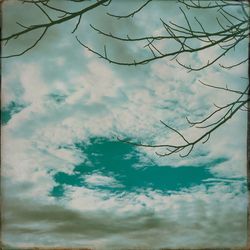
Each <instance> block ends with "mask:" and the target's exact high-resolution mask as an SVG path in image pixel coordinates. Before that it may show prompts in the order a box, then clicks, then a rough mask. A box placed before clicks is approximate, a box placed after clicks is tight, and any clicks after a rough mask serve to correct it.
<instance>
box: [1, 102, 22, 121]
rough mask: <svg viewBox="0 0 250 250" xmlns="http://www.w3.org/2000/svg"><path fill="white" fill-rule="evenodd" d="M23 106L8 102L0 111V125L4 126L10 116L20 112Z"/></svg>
mask: <svg viewBox="0 0 250 250" xmlns="http://www.w3.org/2000/svg"><path fill="white" fill-rule="evenodd" d="M24 107H25V106H24V105H22V104H18V103H16V102H13V101H12V102H10V103H9V104H8V105H6V106H4V107H3V108H2V109H1V125H6V124H7V123H8V122H9V120H10V119H11V118H12V116H13V115H14V114H16V113H18V112H20V111H21V110H22V109H23V108H24Z"/></svg>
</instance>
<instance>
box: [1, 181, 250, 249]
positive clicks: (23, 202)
mask: <svg viewBox="0 0 250 250" xmlns="http://www.w3.org/2000/svg"><path fill="white" fill-rule="evenodd" d="M240 187H241V184H240V185H239V183H235V184H232V186H229V187H228V188H225V186H224V185H221V184H217V185H215V186H213V187H211V188H209V189H206V188H204V187H203V186H200V187H196V188H195V189H193V190H192V189H191V190H187V191H185V192H180V193H176V194H172V195H167V196H166V195H163V194H161V193H158V192H155V191H150V190H148V191H146V192H145V193H140V194H139V193H128V194H124V195H123V196H121V195H114V194H112V193H110V192H103V191H102V192H97V191H94V190H89V189H86V188H83V187H82V188H75V187H74V188H73V187H72V189H71V191H69V192H68V195H67V198H66V199H69V200H68V201H69V202H67V201H66V200H65V199H63V200H62V201H61V202H55V201H54V202H53V200H51V201H50V202H33V201H32V200H31V199H20V198H19V199H18V198H16V197H13V198H11V199H7V200H6V199H5V202H4V211H6V212H5V213H4V219H3V228H4V231H3V232H4V233H3V239H4V241H5V242H6V243H9V244H10V245H13V246H19V247H20V246H23V247H24V246H27V245H30V246H41V247H42V246H50V247H51V246H59V245H61V246H65V247H79V246H81V247H94V248H96V249H110V248H111V247H115V248H117V247H119V248H121V247H125V248H128V247H151V246H154V247H156V248H161V247H172V248H174V247H184V246H186V244H187V241H188V244H189V247H201V246H202V247H204V246H209V247H234V246H235V247H243V246H244V244H245V242H246V220H245V216H246V210H245V208H246V206H247V196H245V195H244V194H242V195H239V194H237V192H238V190H239V189H240ZM230 189H232V190H234V191H233V192H231V191H230ZM235 204H238V205H237V206H235ZM14 238H15V241H13V239H14ZM58 239H59V240H58ZM15 242H16V243H15Z"/></svg>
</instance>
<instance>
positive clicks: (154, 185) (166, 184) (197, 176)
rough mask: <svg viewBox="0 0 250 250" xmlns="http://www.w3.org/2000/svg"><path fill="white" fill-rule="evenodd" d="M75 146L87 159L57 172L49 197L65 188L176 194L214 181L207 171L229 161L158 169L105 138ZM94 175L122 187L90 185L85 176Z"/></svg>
mask: <svg viewBox="0 0 250 250" xmlns="http://www.w3.org/2000/svg"><path fill="white" fill-rule="evenodd" d="M75 147H76V148H77V149H78V150H81V151H82V152H83V154H84V155H85V156H86V157H87V160H85V161H84V162H82V163H81V164H79V165H77V166H75V168H74V172H73V174H68V173H64V172H57V173H56V174H55V175H54V180H55V182H56V185H55V187H54V188H53V190H51V195H52V196H55V197H60V196H63V194H64V191H65V190H64V188H65V186H67V185H69V186H78V187H81V186H82V187H83V186H84V187H88V188H95V189H98V190H99V189H102V190H109V191H112V192H124V191H127V192H131V191H136V190H139V189H148V188H150V189H153V190H160V191H164V192H167V191H178V190H181V189H185V188H189V187H192V186H196V185H200V184H204V180H206V179H209V178H215V176H214V175H213V174H212V173H211V172H210V171H209V168H210V167H212V166H215V165H217V164H220V163H222V162H225V161H227V160H228V159H227V158H224V157H221V158H217V159H214V160H211V161H209V162H204V164H203V165H202V166H183V167H178V168H174V167H171V165H167V164H166V166H158V165H157V164H156V163H155V162H153V161H152V160H142V159H141V158H140V157H139V155H138V153H137V152H136V148H135V147H134V146H132V145H129V144H125V143H122V142H118V141H112V140H109V139H105V138H92V139H91V140H90V142H89V143H84V142H82V143H77V144H75ZM166 162H167V159H166ZM94 173H97V174H100V175H103V176H109V177H113V178H115V179H116V180H117V181H118V182H119V183H120V184H122V185H117V186H114V185H110V186H109V185H97V186H89V185H88V183H87V182H86V181H85V179H84V177H85V176H86V175H92V174H94ZM205 184H206V183H205Z"/></svg>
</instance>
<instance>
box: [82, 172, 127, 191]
mask: <svg viewBox="0 0 250 250" xmlns="http://www.w3.org/2000/svg"><path fill="white" fill-rule="evenodd" d="M84 179H85V182H86V183H87V184H88V185H90V186H107V187H118V188H119V187H122V186H123V185H122V184H119V182H118V181H117V180H115V179H114V178H113V177H111V176H103V175H100V174H98V173H95V174H92V175H85V178H84Z"/></svg>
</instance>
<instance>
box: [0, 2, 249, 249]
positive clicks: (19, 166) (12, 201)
mask: <svg viewBox="0 0 250 250" xmlns="http://www.w3.org/2000/svg"><path fill="white" fill-rule="evenodd" d="M164 4H165V3H159V5H157V6H158V7H153V8H154V11H153V12H152V9H151V8H147V9H145V10H146V13H147V11H148V13H151V15H154V16H156V17H157V20H158V17H159V16H165V14H166V13H165V8H162V7H163V5H164ZM122 5H124V6H125V5H126V4H124V3H123V4H122ZM154 6H156V5H154ZM174 6H175V4H172V3H171V10H172V9H174V8H175V7H174ZM111 10H112V9H111ZM125 10H126V9H125ZM101 12H102V11H96V12H95V13H94V16H93V17H92V18H91V17H89V16H86V19H87V20H89V21H94V23H95V24H97V25H100V27H101V28H102V27H106V29H110V31H112V32H118V33H119V31H120V29H121V30H123V31H124V32H125V33H126V32H127V31H129V32H131V33H132V34H133V33H137V32H138V31H141V33H144V32H146V31H149V30H153V31H154V30H156V29H155V28H156V27H159V26H158V25H159V22H158V21H159V20H158V21H155V22H151V23H150V22H146V21H147V20H148V16H150V15H145V16H143V17H142V19H140V18H139V17H138V20H139V19H140V22H135V23H134V22H133V21H132V20H133V19H130V20H129V21H128V23H126V21H125V20H120V21H117V24H118V25H117V26H116V25H111V24H113V19H112V18H111V17H107V18H106V19H105V20H104V19H103V15H104V14H103V15H100V13H101ZM11 13H12V12H11ZM14 13H15V11H14ZM175 15H176V11H171V13H170V16H169V18H172V16H175ZM10 16H11V15H10ZM8 18H9V17H8ZM135 18H137V15H136V16H135ZM178 21H180V16H178ZM145 22H146V23H147V28H148V29H147V30H145V29H142V27H145ZM87 23H88V22H84V24H83V25H84V26H83V27H86V25H87ZM209 25H210V24H209ZM121 27H122V28H121ZM62 29H63V28H62V27H60V28H59V29H58V30H57V31H54V32H52V33H51V34H53V35H54V36H53V37H49V39H50V40H47V41H54V40H53V39H56V37H57V36H55V34H58V37H59V38H62V33H61V31H62ZM65 30H67V31H69V30H70V25H69V26H65ZM79 32H80V31H79ZM157 32H162V31H161V30H158V31H157ZM142 35H143V34H142ZM51 36H52V35H51ZM87 39H88V40H89V42H90V43H91V44H92V45H93V46H97V47H98V46H99V45H100V44H101V45H102V47H101V48H103V42H105V43H107V44H108V45H109V46H110V48H111V47H112V48H113V49H114V51H113V52H114V53H113V56H118V57H119V58H122V59H128V58H131V57H133V56H134V54H135V52H138V50H137V49H135V48H134V47H133V46H132V45H127V44H121V43H119V44H118V45H116V46H115V45H114V43H108V40H106V39H105V38H102V39H97V38H96V37H95V36H94V35H93V36H92V35H89V34H88V38H87ZM59 40H60V42H59V43H52V42H51V43H50V46H52V47H51V48H50V49H48V45H46V44H43V46H41V48H42V50H37V51H36V53H34V54H32V55H33V57H28V56H27V57H24V59H20V58H17V59H16V62H15V63H14V62H11V63H10V62H9V63H7V62H6V63H4V71H3V92H4V98H3V99H4V105H6V106H8V104H9V103H11V102H15V103H17V104H20V105H23V108H22V109H21V110H19V112H18V113H14V112H13V114H12V116H11V119H10V120H9V121H8V122H7V124H5V125H4V126H3V128H2V139H3V145H2V163H3V164H2V174H3V179H4V184H3V196H4V212H3V216H4V219H3V240H4V242H5V243H6V244H10V245H13V246H15V247H16V246H19V247H21V246H22V247H25V246H49V247H51V246H65V247H72V246H74V247H78V246H79V247H83V246H86V247H90V246H91V247H96V248H97V249H105V248H106V249H110V248H112V247H113V248H118V247H120V248H121V247H124V248H129V247H144V248H152V246H154V247H156V248H161V247H172V248H174V247H186V246H187V245H188V246H189V247H204V246H208V247H221V246H223V247H224V246H225V247H232V246H237V247H238V246H244V244H245V242H246V211H247V194H246V187H245V180H244V177H245V176H246V167H245V163H246V158H245V149H246V141H245V136H246V132H245V133H243V132H242V131H246V121H247V118H246V115H245V114H241V115H238V116H237V117H236V118H234V119H231V120H230V122H231V123H230V125H229V124H225V126H224V127H222V128H221V129H220V130H218V131H216V132H215V134H214V136H212V138H211V140H210V141H209V142H208V143H207V144H205V145H201V146H199V147H197V148H196V149H195V151H194V152H193V154H192V155H191V156H190V157H188V158H183V159H180V158H179V157H178V156H173V157H168V158H159V157H158V156H156V154H155V149H146V148H134V149H133V151H132V152H130V155H129V154H127V158H126V157H124V162H125V161H126V160H128V159H131V158H133V157H137V158H138V159H137V160H138V162H137V163H138V164H137V165H136V164H135V165H133V166H132V167H133V172H132V171H131V173H135V172H136V171H139V170H140V171H144V170H143V166H144V165H147V164H148V163H149V162H150V163H151V164H152V162H153V163H154V164H155V165H157V166H156V167H159V168H160V167H162V168H164V167H166V166H168V167H169V166H171V167H179V168H181V167H184V166H189V167H194V166H196V167H197V168H203V169H204V168H208V169H209V171H210V175H212V176H213V177H214V179H215V180H213V179H210V180H207V181H205V180H203V179H202V178H201V179H202V180H203V181H204V183H201V184H199V185H198V184H197V185H196V186H194V187H192V188H190V186H188V187H187V188H186V189H184V187H183V189H181V190H179V191H173V190H171V191H169V192H163V191H159V190H154V189H153V188H146V185H144V186H140V185H142V184H140V185H139V184H138V186H140V188H136V189H135V190H132V189H131V190H124V186H122V185H123V183H122V182H120V179H119V178H118V177H119V176H118V175H112V174H113V173H103V172H102V171H95V172H92V173H88V174H86V175H85V176H81V178H82V179H81V180H82V181H83V182H82V185H81V187H80V186H78V187H77V186H74V185H67V184H64V185H63V188H64V189H65V194H64V195H63V196H62V197H60V198H58V197H57V198H56V197H53V195H52V194H51V190H52V189H53V188H54V187H55V186H56V185H57V184H58V183H56V181H55V178H54V176H55V175H56V174H57V173H60V172H63V173H64V174H68V175H73V174H75V173H74V170H75V167H76V166H78V165H79V164H82V163H83V162H84V163H86V162H88V161H89V160H90V159H89V158H90V154H88V153H87V152H86V148H85V151H84V150H80V149H79V148H78V147H77V146H76V144H77V143H82V142H83V143H86V144H89V145H91V139H92V138H98V137H99V138H106V139H109V140H110V139H114V138H116V136H117V135H118V136H119V137H124V138H132V140H133V141H139V142H149V143H165V142H171V143H179V142H181V140H182V139H181V138H180V136H178V135H176V134H175V135H173V133H172V131H170V130H168V129H166V127H164V126H163V125H162V124H161V123H160V120H163V121H164V122H166V123H167V124H170V125H171V126H173V127H175V128H176V129H179V130H180V131H182V132H183V133H185V134H187V136H188V138H189V139H194V138H197V136H198V135H199V134H200V133H202V132H203V131H204V130H199V129H198V130H196V129H193V128H188V127H187V123H186V120H185V116H188V117H189V118H190V117H191V118H193V119H194V120H196V119H197V120H199V119H201V118H202V117H204V116H205V115H206V114H207V113H209V112H210V111H212V110H213V102H215V103H216V104H224V103H226V102H228V101H230V100H231V98H233V97H234V96H233V95H228V93H223V92H219V91H214V89H209V88H206V87H204V86H202V85H201V84H198V80H199V79H202V80H204V81H206V82H208V83H211V81H212V83H216V84H217V82H218V83H221V84H223V83H224V82H227V83H228V84H229V86H232V87H238V88H239V89H241V88H242V89H243V88H244V87H245V85H246V82H245V81H243V80H242V81H240V82H237V81H236V79H237V78H238V76H239V75H240V74H241V73H242V72H243V73H244V72H245V71H246V67H245V68H244V69H243V68H242V69H241V70H239V72H238V73H237V72H236V73H237V74H236V76H235V75H234V76H232V75H231V74H228V75H227V74H224V75H223V76H222V74H221V73H218V72H216V71H215V69H214V68H213V67H212V68H211V69H209V70H207V71H202V73H200V72H198V73H194V74H189V73H187V72H186V71H185V70H183V69H182V68H181V67H179V66H176V64H174V63H171V62H169V61H166V60H161V61H156V62H153V63H152V64H150V65H145V67H141V68H139V67H138V68H134V67H133V68H121V67H118V66H115V65H108V64H106V63H105V62H101V61H100V60H99V59H98V58H96V56H93V55H92V54H91V56H90V55H89V54H88V53H87V52H86V51H84V52H82V48H81V47H79V45H78V44H76V43H75V45H74V43H72V40H71V38H62V39H59ZM41 48H40V49H41ZM62 49H63V54H62ZM44 51H46V52H48V51H49V52H51V53H46V57H43V56H41V52H43V53H44ZM79 51H80V52H81V53H78V52H79ZM140 53H142V54H140ZM86 54H87V56H86ZM140 55H143V52H139V56H140ZM207 55H208V54H205V55H198V56H199V60H200V61H203V62H204V61H206V60H205V59H206V56H207ZM196 56H197V55H196ZM38 58H39V60H38ZM182 59H183V61H185V62H188V61H189V60H191V59H192V60H193V59H194V58H191V59H190V57H188V56H187V57H185V58H184V57H183V58H182ZM72 62H73V63H72ZM72 65H73V66H72ZM242 67H243V66H242ZM13 72H14V73H13ZM211 79H212V80H211ZM236 83H237V86H236ZM24 104H25V105H24ZM191 118H190V119H191ZM92 146H93V145H92ZM94 146H96V145H94ZM92 153H93V152H92ZM111 153H112V151H111ZM96 159H98V157H96ZM218 159H225V160H224V161H223V162H220V163H218V164H212V165H213V166H211V164H210V165H209V164H208V165H209V166H208V165H206V164H207V163H211V162H215V161H216V160H218ZM101 164H102V163H100V165H101ZM100 165H98V166H100ZM95 167H96V168H97V164H96V165H95ZM108 167H110V166H107V168H108ZM129 167H131V166H126V168H121V167H120V169H119V166H117V169H118V170H120V171H122V169H125V170H127V171H128V169H131V168H129ZM104 168H105V166H101V167H100V169H101V170H103V169H104ZM110 169H111V167H110ZM173 171H174V170H173ZM145 172H146V170H145V171H144V172H143V173H145ZM193 172H195V171H193ZM201 172H202V171H201ZM131 173H130V174H128V172H127V176H131ZM137 173H139V172H137ZM140 173H142V172H140ZM161 173H162V172H161ZM169 173H171V172H169ZM123 174H124V175H125V176H126V171H125V172H123ZM135 176H136V175H135ZM138 176H139V177H140V175H139V174H138ZM138 176H137V177H138ZM141 176H143V175H141ZM160 177H163V176H160ZM216 177H220V179H218V178H216ZM232 178H234V179H233V180H232ZM236 178H238V179H237V180H236ZM159 179H160V178H159ZM224 179H226V180H227V181H225V180H224ZM202 180H201V182H202ZM156 182H157V181H156ZM159 182H160V180H158V182H157V183H159ZM107 187H111V188H117V189H120V188H121V189H122V190H121V191H119V192H114V191H112V190H110V189H107ZM105 188H106V189H105ZM20 197H21V198H20Z"/></svg>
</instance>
